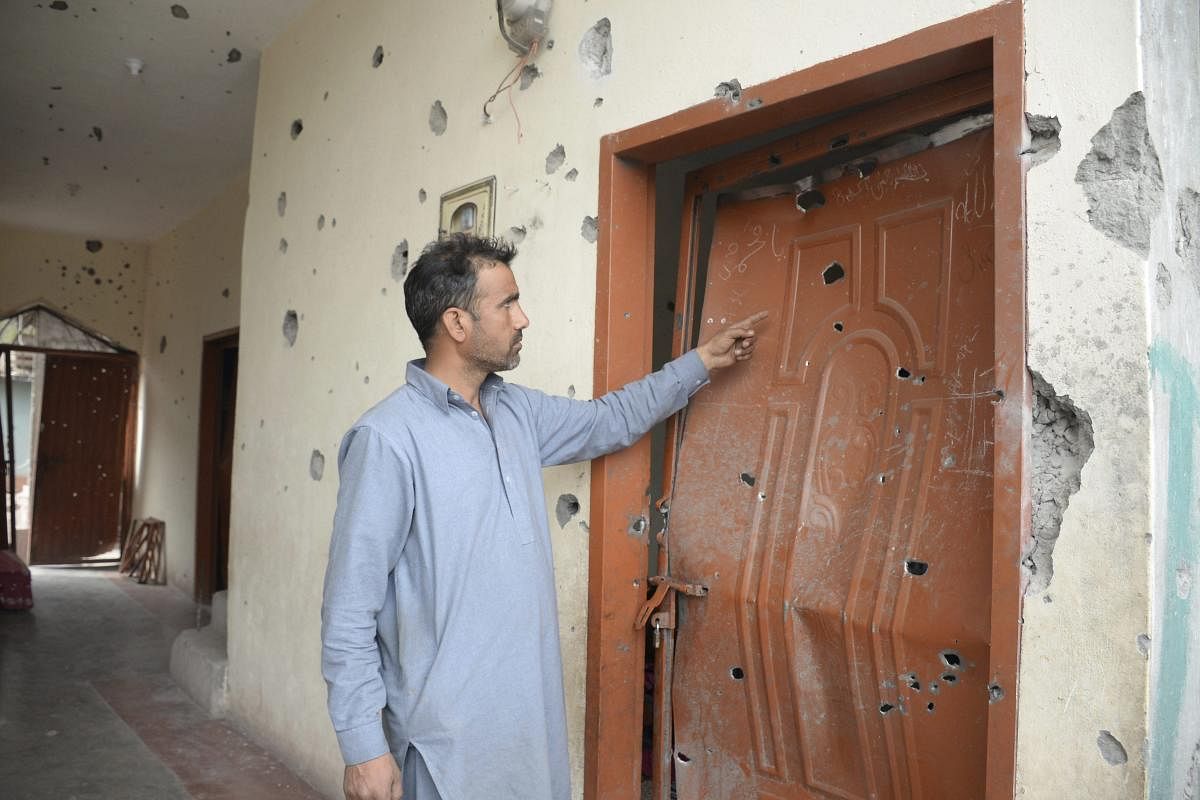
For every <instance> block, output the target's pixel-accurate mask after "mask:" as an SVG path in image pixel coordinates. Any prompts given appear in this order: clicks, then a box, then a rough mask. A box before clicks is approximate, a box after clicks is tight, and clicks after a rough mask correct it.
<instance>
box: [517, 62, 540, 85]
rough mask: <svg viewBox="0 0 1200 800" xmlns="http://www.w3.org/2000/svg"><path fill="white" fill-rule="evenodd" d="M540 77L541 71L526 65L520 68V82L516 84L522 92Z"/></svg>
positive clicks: (532, 65) (531, 65)
mask: <svg viewBox="0 0 1200 800" xmlns="http://www.w3.org/2000/svg"><path fill="white" fill-rule="evenodd" d="M540 77H542V71H541V70H540V69H538V68H537V66H536V65H534V64H526V65H525V66H524V67H522V68H521V78H520V82H519V83H518V84H517V88H519V89H520V90H521V91H522V92H523V91H525V90H526V89H528V88H529V87H530V86H532V85H533V82H534V81H536V80H537V79H538V78H540Z"/></svg>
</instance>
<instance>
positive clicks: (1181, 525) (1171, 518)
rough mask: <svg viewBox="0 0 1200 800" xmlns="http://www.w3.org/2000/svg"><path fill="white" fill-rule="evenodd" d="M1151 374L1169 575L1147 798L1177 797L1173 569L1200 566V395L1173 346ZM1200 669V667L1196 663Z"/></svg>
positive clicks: (1188, 613) (1179, 661)
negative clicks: (1159, 416) (1199, 520)
mask: <svg viewBox="0 0 1200 800" xmlns="http://www.w3.org/2000/svg"><path fill="white" fill-rule="evenodd" d="M1150 370H1151V373H1152V374H1153V376H1154V379H1155V382H1156V383H1160V385H1161V388H1162V390H1163V391H1165V392H1166V394H1167V396H1168V398H1169V401H1168V414H1167V425H1168V428H1167V431H1168V433H1167V435H1168V448H1167V478H1166V479H1167V509H1166V516H1167V518H1166V537H1167V541H1166V575H1165V576H1164V577H1165V580H1163V581H1160V585H1159V591H1158V595H1159V596H1158V598H1157V599H1158V602H1159V603H1160V606H1161V608H1162V630H1160V631H1159V632H1158V636H1159V637H1160V639H1159V642H1160V645H1159V646H1160V653H1161V655H1160V659H1161V660H1160V663H1159V676H1158V686H1157V690H1158V691H1157V693H1156V696H1155V698H1154V701H1153V708H1152V711H1151V714H1152V715H1151V717H1150V776H1149V777H1150V791H1149V795H1148V796H1149V797H1164V798H1166V797H1175V796H1176V795H1175V774H1174V767H1175V762H1174V755H1175V752H1176V750H1177V749H1178V744H1179V741H1178V739H1179V728H1180V723H1181V716H1182V714H1183V709H1184V708H1185V707H1186V705H1187V704H1185V703H1181V702H1180V700H1181V698H1184V697H1189V696H1194V694H1193V693H1194V692H1195V691H1196V687H1191V688H1192V692H1189V691H1188V688H1189V687H1188V686H1187V680H1188V674H1189V664H1188V660H1187V659H1188V642H1189V639H1190V636H1191V631H1192V624H1193V623H1192V603H1190V602H1189V601H1187V600H1184V599H1182V598H1180V597H1179V593H1178V592H1177V590H1176V580H1177V578H1176V576H1175V570H1176V569H1178V568H1179V565H1180V564H1181V563H1184V562H1186V563H1187V564H1189V565H1191V567H1192V569H1193V570H1195V569H1197V567H1200V562H1198V559H1197V551H1198V550H1200V542H1198V541H1197V539H1200V536H1194V535H1193V531H1194V530H1196V528H1197V527H1200V526H1196V525H1194V524H1193V522H1194V521H1193V519H1192V508H1193V502H1194V500H1195V491H1196V477H1197V474H1198V473H1197V465H1196V424H1197V420H1198V419H1200V393H1198V392H1197V388H1196V387H1197V381H1196V380H1195V379H1194V378H1193V376H1192V368H1191V365H1190V364H1189V363H1188V362H1187V360H1186V359H1184V357H1183V356H1182V355H1181V354H1180V353H1179V352H1178V351H1177V350H1176V349H1175V348H1173V347H1172V346H1171V345H1169V344H1167V343H1165V342H1161V341H1159V342H1155V343H1154V346H1153V347H1151V348H1150ZM1196 668H1197V669H1200V665H1196Z"/></svg>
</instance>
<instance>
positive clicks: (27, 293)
mask: <svg viewBox="0 0 1200 800" xmlns="http://www.w3.org/2000/svg"><path fill="white" fill-rule="evenodd" d="M91 240H94V241H98V242H100V249H99V250H98V251H96V252H94V253H93V252H91V251H90V250H89V249H88V247H87V243H88V241H89V237H86V236H74V235H68V234H60V233H53V232H50V231H39V230H32V229H29V228H14V227H11V226H7V225H0V316H8V315H9V314H10V313H11V312H13V311H17V310H19V309H22V308H25V307H26V306H30V305H33V304H35V303H41V304H43V305H46V306H48V307H50V308H52V309H55V310H57V311H61V312H62V313H64V314H65V315H66V316H68V317H70V318H71V319H74V320H76V321H77V322H79V323H81V324H83V325H84V327H87V328H89V329H91V330H93V331H95V332H97V333H100V334H103V335H104V336H106V337H108V338H109V339H112V340H114V341H116V342H117V343H118V344H120V345H122V346H124V347H127V348H129V349H131V350H137V349H139V348H140V346H141V341H142V335H141V330H142V308H143V306H142V300H143V297H142V295H143V287H142V281H143V277H144V275H145V267H146V245H144V244H142V243H140V242H122V241H115V240H109V239H104V237H102V236H96V237H92V238H91Z"/></svg>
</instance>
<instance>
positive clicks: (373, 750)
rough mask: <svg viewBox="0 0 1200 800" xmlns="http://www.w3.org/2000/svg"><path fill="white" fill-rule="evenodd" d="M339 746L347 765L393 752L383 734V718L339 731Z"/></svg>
mask: <svg viewBox="0 0 1200 800" xmlns="http://www.w3.org/2000/svg"><path fill="white" fill-rule="evenodd" d="M337 740H338V747H339V748H341V751H342V760H343V761H345V762H346V765H347V766H353V765H354V764H361V763H363V762H364V761H370V760H371V759H372V758H378V757H379V756H381V755H383V754H384V753H388V752H391V749H390V748H389V747H388V742H387V737H386V736H384V735H383V720H382V719H376V720H375V721H374V722H369V723H367V724H366V725H359V726H358V727H357V728H347V729H346V730H344V731H337Z"/></svg>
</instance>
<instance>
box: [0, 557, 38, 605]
mask: <svg viewBox="0 0 1200 800" xmlns="http://www.w3.org/2000/svg"><path fill="white" fill-rule="evenodd" d="M0 608H3V609H10V610H14V611H16V610H20V609H25V608H33V587H32V585H31V584H30V581H29V567H27V566H25V564H23V563H22V562H21V559H19V558H17V554H16V553H14V552H13V551H11V550H0Z"/></svg>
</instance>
